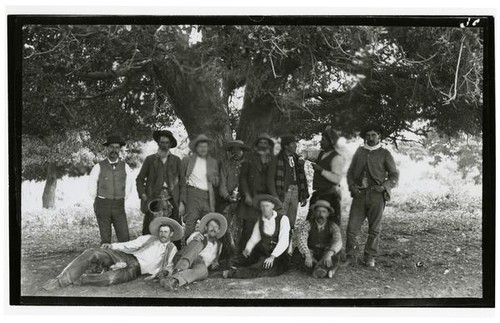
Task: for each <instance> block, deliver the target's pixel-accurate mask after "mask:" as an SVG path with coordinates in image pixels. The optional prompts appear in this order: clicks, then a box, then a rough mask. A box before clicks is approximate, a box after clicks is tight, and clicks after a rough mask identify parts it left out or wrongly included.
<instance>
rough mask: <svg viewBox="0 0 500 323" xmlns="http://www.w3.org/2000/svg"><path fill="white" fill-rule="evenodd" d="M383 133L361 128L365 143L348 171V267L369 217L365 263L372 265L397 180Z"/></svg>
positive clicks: (375, 127)
mask: <svg viewBox="0 0 500 323" xmlns="http://www.w3.org/2000/svg"><path fill="white" fill-rule="evenodd" d="M383 133H384V130H383V128H382V127H381V126H380V125H377V124H374V123H368V124H367V125H365V126H364V127H363V129H362V131H361V133H360V136H361V138H363V139H364V141H365V143H364V145H363V146H361V147H359V148H358V149H357V150H356V152H355V153H354V156H353V157H352V161H351V165H350V166H349V170H348V171H347V185H348V186H349V191H350V192H351V195H352V197H353V200H352V204H351V211H350V213H349V223H348V225H347V242H346V264H347V265H349V264H352V263H355V261H356V251H357V246H358V236H359V233H360V230H361V226H362V225H363V222H364V221H365V218H368V239H367V241H366V244H365V250H364V263H365V265H367V266H368V267H373V266H375V257H376V256H377V254H378V245H379V240H380V231H381V222H382V214H383V212H384V208H385V203H386V201H388V200H389V199H390V193H391V189H392V188H394V187H395V186H396V185H397V183H398V180H399V171H398V169H397V168H396V163H395V162H394V158H393V157H392V155H391V153H390V152H389V150H387V149H385V148H383V147H382V144H381V138H382V136H383Z"/></svg>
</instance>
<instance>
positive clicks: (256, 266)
mask: <svg viewBox="0 0 500 323" xmlns="http://www.w3.org/2000/svg"><path fill="white" fill-rule="evenodd" d="M254 207H255V208H259V209H260V213H261V216H260V217H259V219H258V221H257V222H256V223H255V225H254V228H253V232H252V236H251V237H250V239H249V240H248V242H247V244H246V247H245V250H243V254H242V257H241V259H240V260H239V261H238V262H237V265H236V267H232V268H231V269H229V270H225V271H224V272H223V277H224V278H254V277H274V276H279V275H281V274H283V273H284V272H286V271H287V270H288V267H289V261H290V258H289V256H288V253H287V249H288V245H289V243H290V221H289V220H288V217H287V216H286V215H284V214H281V213H278V212H276V210H275V209H280V208H281V207H282V206H281V201H280V200H279V199H277V198H276V197H274V196H272V195H269V194H261V195H256V196H255V197H254Z"/></svg>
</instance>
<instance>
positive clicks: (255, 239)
mask: <svg viewBox="0 0 500 323" xmlns="http://www.w3.org/2000/svg"><path fill="white" fill-rule="evenodd" d="M277 216H278V214H277V213H276V211H273V215H272V216H271V218H270V219H266V218H265V217H263V216H262V218H261V220H262V221H263V226H262V230H263V231H264V233H265V234H267V235H270V236H272V235H273V234H274V231H275V230H276V217H277ZM260 240H261V236H260V229H259V221H257V222H256V223H255V226H254V227H253V231H252V236H251V237H250V239H249V240H248V242H247V245H246V247H245V249H246V250H247V251H248V252H251V251H252V250H253V248H254V247H255V245H256V244H257V243H259V241H260ZM289 244H290V221H289V220H288V217H287V216H285V215H284V216H282V217H281V221H280V232H279V235H278V243H277V244H276V247H274V250H273V252H272V253H271V255H272V256H274V257H279V256H281V254H282V253H283V252H285V250H286V249H287V248H288V245H289Z"/></svg>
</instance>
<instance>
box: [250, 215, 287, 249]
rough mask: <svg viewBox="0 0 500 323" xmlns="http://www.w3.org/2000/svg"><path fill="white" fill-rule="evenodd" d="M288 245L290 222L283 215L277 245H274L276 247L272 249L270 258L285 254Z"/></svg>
mask: <svg viewBox="0 0 500 323" xmlns="http://www.w3.org/2000/svg"><path fill="white" fill-rule="evenodd" d="M257 230H258V228H257ZM289 244H290V220H288V217H287V216H286V215H283V216H282V217H281V225H280V232H279V236H278V243H277V244H276V247H274V250H273V252H272V253H271V256H274V257H279V256H281V254H282V253H283V252H285V250H286V249H288V246H289Z"/></svg>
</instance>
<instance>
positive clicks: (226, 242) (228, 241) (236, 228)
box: [215, 201, 242, 267]
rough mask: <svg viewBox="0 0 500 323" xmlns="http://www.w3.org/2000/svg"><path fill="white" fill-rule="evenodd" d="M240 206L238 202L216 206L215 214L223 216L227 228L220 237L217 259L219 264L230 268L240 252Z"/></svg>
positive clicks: (221, 203)
mask: <svg viewBox="0 0 500 323" xmlns="http://www.w3.org/2000/svg"><path fill="white" fill-rule="evenodd" d="M239 208H240V204H239V203H238V202H235V203H229V202H224V201H220V202H219V203H218V204H217V206H216V209H215V210H216V212H219V213H221V214H223V215H224V217H225V218H226V219H227V224H228V228H227V231H226V234H225V235H224V236H223V237H222V239H221V240H222V245H223V246H224V247H223V248H222V252H221V255H220V257H219V259H220V260H221V261H222V262H221V264H225V265H227V267H229V266H231V264H232V262H233V261H234V259H235V258H236V257H237V256H238V254H239V253H240V252H241V250H240V249H241V248H240V240H241V231H242V221H241V218H240V217H239V216H238V212H239Z"/></svg>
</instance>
